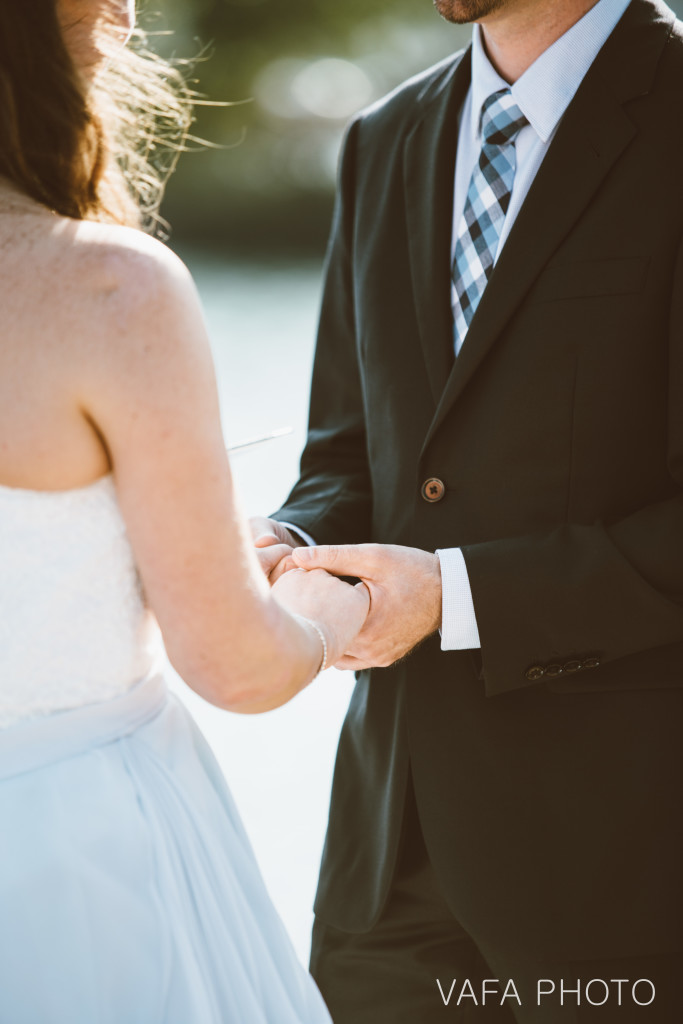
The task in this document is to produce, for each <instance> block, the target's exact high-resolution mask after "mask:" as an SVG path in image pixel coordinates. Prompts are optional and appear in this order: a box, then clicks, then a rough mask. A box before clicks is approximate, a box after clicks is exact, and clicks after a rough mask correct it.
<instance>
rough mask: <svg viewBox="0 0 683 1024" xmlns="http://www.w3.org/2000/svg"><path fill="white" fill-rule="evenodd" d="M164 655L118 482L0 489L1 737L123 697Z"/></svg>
mask: <svg viewBox="0 0 683 1024" xmlns="http://www.w3.org/2000/svg"><path fill="white" fill-rule="evenodd" d="M161 653H162V646H161V637H160V633H159V629H158V626H157V625H156V623H155V621H154V619H153V617H152V615H151V614H150V612H149V611H148V609H147V608H146V606H145V601H144V596H143V593H142V587H141V584H140V579H139V576H138V572H137V569H136V565H135V560H134V557H133V552H132V549H131V546H130V543H129V540H128V536H127V533H126V527H125V524H124V521H123V518H122V516H121V512H120V510H119V506H118V502H117V498H116V490H115V487H114V482H113V477H112V476H111V475H109V476H106V477H103V478H102V479H100V480H98V481H97V482H96V483H94V484H91V485H89V486H87V487H83V488H80V489H78V490H71V491H57V492H52V491H27V490H21V489H15V488H11V487H0V729H6V728H8V727H10V726H12V725H16V724H18V723H20V722H23V721H25V720H28V719H32V718H38V717H41V716H44V715H50V714H53V713H55V712H58V711H65V710H68V709H72V708H76V707H80V706H82V705H85V704H91V703H98V702H101V701H106V700H109V699H111V698H113V697H117V696H119V695H121V694H122V693H124V692H126V691H127V690H129V689H131V688H132V687H133V686H134V685H135V684H136V683H137V682H138V681H139V680H141V679H142V678H144V677H145V676H146V675H148V674H149V673H150V672H151V671H153V670H154V669H155V668H156V667H157V665H158V663H159V660H160V656H161Z"/></svg>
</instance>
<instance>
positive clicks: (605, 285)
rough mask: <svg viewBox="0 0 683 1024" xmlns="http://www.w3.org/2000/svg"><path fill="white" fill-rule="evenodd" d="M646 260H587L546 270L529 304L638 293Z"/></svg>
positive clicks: (643, 277)
mask: <svg viewBox="0 0 683 1024" xmlns="http://www.w3.org/2000/svg"><path fill="white" fill-rule="evenodd" d="M647 268H648V260H646V259H639V258H634V259H623V260H589V261H588V262H586V263H565V264H556V265H553V266H550V267H548V268H547V269H546V270H545V271H544V272H543V273H542V274H541V276H540V277H539V279H538V281H537V282H536V285H535V287H534V289H533V291H532V293H531V295H530V300H531V301H532V302H554V301H556V300H558V299H578V298H584V297H591V296H600V295H627V294H628V293H630V292H639V291H642V289H643V286H644V284H645V278H646V275H647Z"/></svg>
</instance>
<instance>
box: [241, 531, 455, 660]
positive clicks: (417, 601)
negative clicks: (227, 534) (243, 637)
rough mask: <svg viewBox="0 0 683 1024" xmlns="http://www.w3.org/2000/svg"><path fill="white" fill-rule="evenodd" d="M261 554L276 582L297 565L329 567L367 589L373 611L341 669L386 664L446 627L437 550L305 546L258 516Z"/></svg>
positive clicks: (265, 567)
mask: <svg viewBox="0 0 683 1024" xmlns="http://www.w3.org/2000/svg"><path fill="white" fill-rule="evenodd" d="M252 531H253V533H254V538H255V544H256V547H257V553H258V555H259V560H260V562H261V567H262V568H263V571H264V572H265V573H266V575H267V576H268V578H269V580H270V581H271V583H276V582H277V580H280V579H282V577H283V575H284V574H286V573H287V572H289V571H290V570H291V569H293V568H299V569H305V570H307V571H308V572H310V571H311V570H320V569H324V570H325V571H326V572H328V573H329V574H331V575H333V576H347V577H349V576H350V577H355V578H357V579H359V580H360V581H361V583H362V584H363V585H364V586H365V587H367V590H368V593H369V595H370V610H369V613H368V616H367V618H366V620H365V624H364V626H363V628H362V629H361V631H360V633H358V635H357V636H356V638H355V640H353V641H352V643H351V644H350V646H349V647H348V648H347V649H346V650H345V652H344V654H343V656H342V657H341V658H339V659H338V660H337V661H336V662H335V666H336V667H337V668H340V669H352V670H354V671H359V670H360V669H364V668H374V667H380V668H385V667H387V666H389V665H393V664H394V663H395V662H396V661H399V660H400V659H401V658H403V657H405V656H406V655H407V654H409V653H410V652H411V651H412V650H413V649H414V648H415V647H417V646H418V644H420V643H421V642H422V641H423V640H424V639H426V638H427V637H428V636H431V635H432V634H433V633H435V632H436V630H438V629H439V627H440V625H441V568H440V564H439V559H438V557H437V556H436V555H435V554H431V553H430V552H428V551H422V550H420V549H419V548H409V547H401V546H398V545H393V544H350V545H328V546H321V547H306V546H304V545H302V542H301V541H299V540H297V539H296V538H295V537H294V536H293V535H292V534H291V533H290V532H289V531H288V530H287V529H286V528H285V527H283V526H282V525H281V524H280V523H276V522H274V521H272V520H264V519H260V520H253V521H252Z"/></svg>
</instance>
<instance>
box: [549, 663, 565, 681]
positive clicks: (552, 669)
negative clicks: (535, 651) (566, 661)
mask: <svg viewBox="0 0 683 1024" xmlns="http://www.w3.org/2000/svg"><path fill="white" fill-rule="evenodd" d="M563 671H564V670H563V668H562V666H561V665H548V666H547V668H546V670H545V674H546V675H547V676H550V678H551V679H554V678H555V676H561V675H562V672H563Z"/></svg>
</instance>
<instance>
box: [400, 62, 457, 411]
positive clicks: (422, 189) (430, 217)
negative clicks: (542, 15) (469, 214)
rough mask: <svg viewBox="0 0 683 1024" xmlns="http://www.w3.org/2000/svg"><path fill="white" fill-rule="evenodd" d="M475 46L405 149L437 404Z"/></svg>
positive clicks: (447, 361)
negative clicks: (462, 115) (461, 116)
mask: <svg viewBox="0 0 683 1024" xmlns="http://www.w3.org/2000/svg"><path fill="white" fill-rule="evenodd" d="M470 77H471V63H470V51H469V50H466V51H465V53H464V54H463V55H462V56H461V57H460V58H459V59H456V60H455V61H454V62H453V64H452V65H451V66H450V68H448V70H447V72H446V74H445V75H444V77H443V79H442V80H441V82H440V83H439V86H438V87H437V89H436V95H434V96H431V97H429V98H428V100H427V101H426V103H427V106H426V112H425V114H424V115H423V117H422V118H421V119H420V120H419V121H418V122H417V124H416V125H415V126H414V127H413V129H412V130H411V132H410V133H409V135H408V136H407V137H406V141H405V144H404V151H403V170H404V182H405V203H406V218H407V226H408V248H409V252H410V269H411V276H412V281H413V290H414V297H415V306H416V310H417V319H418V325H419V331H420V341H421V344H422V350H423V353H424V359H425V363H426V366H427V373H428V376H429V383H430V386H431V389H432V394H433V396H434V405H435V406H436V405H437V404H438V402H439V399H440V398H441V396H442V394H443V390H444V387H445V385H446V381H447V380H448V375H449V372H450V370H451V367H452V365H453V358H454V357H453V320H452V314H451V286H450V261H451V239H452V233H453V185H454V179H455V149H456V143H457V135H458V112H459V109H460V107H461V106H462V104H463V102H464V99H465V96H466V95H467V91H468V89H469V85H470Z"/></svg>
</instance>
